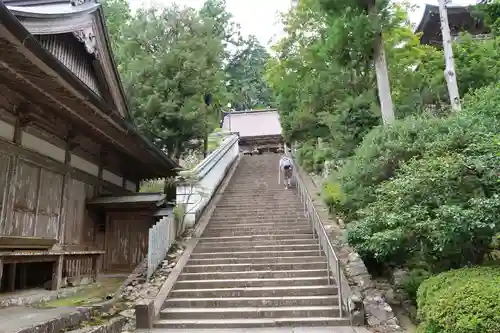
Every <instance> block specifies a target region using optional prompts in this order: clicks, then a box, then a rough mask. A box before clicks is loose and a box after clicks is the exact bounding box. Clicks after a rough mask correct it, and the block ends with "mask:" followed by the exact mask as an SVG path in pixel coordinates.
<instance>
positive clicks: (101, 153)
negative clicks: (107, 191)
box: [94, 149, 106, 197]
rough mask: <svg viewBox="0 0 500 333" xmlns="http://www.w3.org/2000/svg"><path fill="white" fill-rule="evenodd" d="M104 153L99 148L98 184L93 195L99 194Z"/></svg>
mask: <svg viewBox="0 0 500 333" xmlns="http://www.w3.org/2000/svg"><path fill="white" fill-rule="evenodd" d="M105 158H106V153H105V152H104V151H103V150H102V149H101V151H100V152H99V165H98V167H99V169H98V171H97V178H98V179H99V185H98V186H96V188H95V189H94V196H96V197H97V196H99V195H100V194H101V192H102V191H101V185H100V184H101V180H102V172H103V170H104V165H105Z"/></svg>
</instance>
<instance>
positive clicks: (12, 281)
mask: <svg viewBox="0 0 500 333" xmlns="http://www.w3.org/2000/svg"><path fill="white" fill-rule="evenodd" d="M16 267H17V264H16V263H12V264H10V265H9V269H8V272H7V274H8V277H9V284H8V286H7V291H10V292H13V291H14V290H16Z"/></svg>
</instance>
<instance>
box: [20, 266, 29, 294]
mask: <svg viewBox="0 0 500 333" xmlns="http://www.w3.org/2000/svg"><path fill="white" fill-rule="evenodd" d="M27 279H28V265H27V264H20V267H19V289H26V280H27Z"/></svg>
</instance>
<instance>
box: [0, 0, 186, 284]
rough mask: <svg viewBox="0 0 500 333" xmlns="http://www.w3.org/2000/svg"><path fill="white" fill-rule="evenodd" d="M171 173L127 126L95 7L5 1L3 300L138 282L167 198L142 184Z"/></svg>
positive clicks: (0, 14)
mask: <svg viewBox="0 0 500 333" xmlns="http://www.w3.org/2000/svg"><path fill="white" fill-rule="evenodd" d="M175 167H176V164H175V163H174V161H172V160H171V159H170V158H168V157H167V156H166V155H165V154H164V153H163V152H162V151H160V150H159V149H157V148H155V147H154V146H153V145H152V144H151V143H150V142H149V141H148V140H147V139H145V138H144V137H143V136H141V134H139V133H138V131H137V130H136V128H135V127H134V125H133V124H132V122H131V118H130V114H129V110H128V108H127V103H126V101H125V98H124V92H123V88H122V86H121V83H120V78H119V76H118V73H117V70H116V65H115V63H114V59H113V55H112V52H111V49H110V44H109V40H108V35H107V32H106V25H105V20H104V15H103V11H102V8H101V6H100V5H99V3H97V2H96V1H95V0H74V1H69V0H66V1H64V0H3V2H0V291H14V290H18V289H25V288H29V287H39V286H41V285H45V286H49V287H50V288H52V289H58V288H60V287H61V284H62V283H63V281H64V279H65V278H71V277H74V278H77V277H83V276H87V277H93V278H95V277H96V276H97V274H98V273H99V271H101V270H102V271H105V272H114V271H131V270H132V269H133V268H134V267H135V265H137V264H138V263H139V262H140V261H141V260H142V259H143V258H144V256H146V253H147V242H148V229H149V227H150V226H151V225H152V224H153V223H154V219H155V217H154V216H153V215H154V212H155V211H157V210H158V208H160V207H163V206H164V204H165V201H167V199H168V198H166V196H165V194H161V193H160V194H138V193H136V192H138V189H139V183H140V181H141V180H144V179H153V178H160V177H169V176H172V175H173V174H174V173H175V171H174V168H175ZM104 197H106V198H108V199H103V198H104ZM110 198H115V200H112V199H110Z"/></svg>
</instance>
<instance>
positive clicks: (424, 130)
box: [329, 118, 475, 218]
mask: <svg viewBox="0 0 500 333" xmlns="http://www.w3.org/2000/svg"><path fill="white" fill-rule="evenodd" d="M468 125H469V124H468V123H467V124H464V125H463V126H462V125H461V121H459V120H458V119H456V118H450V119H437V118H432V119H428V118H407V119H404V120H399V121H396V122H395V123H394V124H393V125H392V126H390V127H382V126H380V127H377V128H375V129H374V130H373V131H371V132H370V133H369V134H368V135H367V136H366V137H365V139H364V140H363V142H362V144H361V145H360V147H359V148H357V149H356V151H355V154H354V156H352V157H351V158H349V159H348V160H347V161H346V162H345V164H344V166H343V167H342V168H341V169H340V170H339V172H338V173H335V174H333V175H332V176H331V177H330V179H329V182H331V183H334V184H335V183H338V184H340V186H341V189H342V191H341V192H342V195H341V197H340V198H333V199H332V202H331V204H332V205H333V206H334V207H333V208H334V209H335V210H336V211H337V212H339V213H341V214H343V215H346V216H347V217H348V218H354V217H355V216H356V212H357V211H358V210H359V209H361V208H364V207H366V206H367V205H368V204H369V203H371V202H373V201H374V200H375V199H376V188H377V186H378V185H380V184H381V183H382V182H384V181H387V180H389V179H391V178H392V177H393V176H394V175H395V172H396V171H397V170H398V169H399V168H400V165H401V164H402V163H404V162H405V161H408V160H410V159H412V158H416V157H420V156H422V155H423V154H425V153H426V152H428V151H433V152H434V153H442V152H447V151H457V150H462V149H463V148H465V147H467V145H468V144H469V143H470V142H472V141H474V136H475V135H474V134H475V133H471V132H470V131H469V129H468V128H469V126H468Z"/></svg>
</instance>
